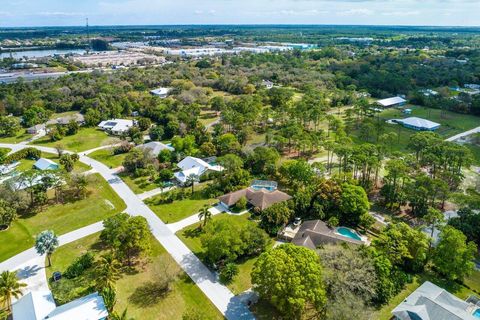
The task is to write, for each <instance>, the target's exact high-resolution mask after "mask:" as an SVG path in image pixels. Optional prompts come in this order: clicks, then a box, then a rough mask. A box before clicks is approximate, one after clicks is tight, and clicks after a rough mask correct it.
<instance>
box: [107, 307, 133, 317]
mask: <svg viewBox="0 0 480 320" xmlns="http://www.w3.org/2000/svg"><path fill="white" fill-rule="evenodd" d="M110 318H111V319H112V320H133V318H129V317H128V315H127V308H125V310H123V312H122V313H121V314H118V313H116V312H114V313H112V314H111V315H110Z"/></svg>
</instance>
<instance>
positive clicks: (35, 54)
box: [0, 49, 86, 59]
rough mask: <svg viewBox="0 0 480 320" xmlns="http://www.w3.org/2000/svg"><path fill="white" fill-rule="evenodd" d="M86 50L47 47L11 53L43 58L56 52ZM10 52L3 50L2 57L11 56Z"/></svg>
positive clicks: (16, 56) (17, 55)
mask: <svg viewBox="0 0 480 320" xmlns="http://www.w3.org/2000/svg"><path fill="white" fill-rule="evenodd" d="M85 52H86V51H85V50H84V49H47V50H27V51H12V52H11V55H12V56H13V57H14V58H17V59H19V58H23V57H27V58H29V59H31V58H43V57H51V56H53V55H56V54H68V53H79V54H84V53H85ZM9 57H10V52H5V51H4V52H1V53H0V59H3V58H9Z"/></svg>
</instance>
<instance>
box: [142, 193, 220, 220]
mask: <svg viewBox="0 0 480 320" xmlns="http://www.w3.org/2000/svg"><path fill="white" fill-rule="evenodd" d="M187 192H189V191H187ZM162 197H163V195H158V196H155V197H152V198H150V199H147V200H146V201H145V203H146V204H147V205H148V206H149V207H150V209H152V211H153V212H155V214H156V215H157V216H158V217H159V218H160V219H161V220H162V221H163V222H165V223H173V222H177V221H180V220H182V219H185V218H187V217H190V216H191V215H193V214H196V213H198V212H199V211H200V209H202V207H203V206H204V205H209V206H212V205H214V204H215V203H217V202H218V200H217V199H213V198H205V197H203V196H202V194H201V191H196V192H195V193H194V195H193V197H191V198H187V199H184V200H175V201H173V202H172V203H167V204H160V203H159V201H160V200H161V199H162Z"/></svg>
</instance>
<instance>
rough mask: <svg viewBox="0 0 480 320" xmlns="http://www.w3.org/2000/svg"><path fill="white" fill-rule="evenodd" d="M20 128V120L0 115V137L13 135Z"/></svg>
mask: <svg viewBox="0 0 480 320" xmlns="http://www.w3.org/2000/svg"><path fill="white" fill-rule="evenodd" d="M18 130H20V122H19V121H18V119H17V118H15V117H4V116H1V117H0V137H14V136H15V135H16V134H17V132H18Z"/></svg>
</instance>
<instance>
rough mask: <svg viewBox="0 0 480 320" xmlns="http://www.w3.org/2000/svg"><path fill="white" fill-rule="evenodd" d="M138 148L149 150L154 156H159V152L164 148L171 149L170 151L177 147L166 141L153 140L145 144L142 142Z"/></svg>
mask: <svg viewBox="0 0 480 320" xmlns="http://www.w3.org/2000/svg"><path fill="white" fill-rule="evenodd" d="M137 148H138V149H142V150H149V151H150V152H151V153H152V154H153V155H154V156H158V154H159V153H160V152H161V151H162V150H169V151H174V150H175V149H174V148H173V147H171V146H169V145H166V144H164V143H161V142H158V141H151V142H148V143H145V144H141V145H139V146H137Z"/></svg>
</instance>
